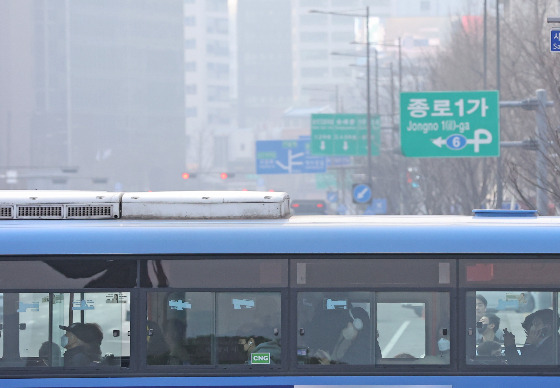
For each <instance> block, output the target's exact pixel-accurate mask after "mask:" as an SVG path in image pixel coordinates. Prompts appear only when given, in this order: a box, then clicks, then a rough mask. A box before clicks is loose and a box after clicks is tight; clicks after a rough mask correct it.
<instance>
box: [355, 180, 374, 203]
mask: <svg viewBox="0 0 560 388" xmlns="http://www.w3.org/2000/svg"><path fill="white" fill-rule="evenodd" d="M352 199H353V200H354V202H356V203H368V202H369V201H371V187H369V185H366V184H363V183H362V184H359V185H354V187H353V188H352Z"/></svg>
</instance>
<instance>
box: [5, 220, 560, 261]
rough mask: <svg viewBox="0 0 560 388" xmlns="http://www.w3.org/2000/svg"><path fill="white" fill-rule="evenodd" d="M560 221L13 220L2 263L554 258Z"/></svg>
mask: <svg viewBox="0 0 560 388" xmlns="http://www.w3.org/2000/svg"><path fill="white" fill-rule="evenodd" d="M558 241H560V218H558V217H538V218H511V217H510V218H476V217H469V216H292V217H291V218H289V219H272V220H271V219H268V220H256V219H252V220H241V219H235V220H123V219H119V220H10V221H3V222H0V246H2V251H1V252H2V254H3V255H34V254H47V255H61V254H191V253H192V254H226V253H237V254H274V253H278V254H280V253H324V254H329V253H444V254H445V253H487V254H494V253H558V250H559V247H560V246H559V245H558Z"/></svg>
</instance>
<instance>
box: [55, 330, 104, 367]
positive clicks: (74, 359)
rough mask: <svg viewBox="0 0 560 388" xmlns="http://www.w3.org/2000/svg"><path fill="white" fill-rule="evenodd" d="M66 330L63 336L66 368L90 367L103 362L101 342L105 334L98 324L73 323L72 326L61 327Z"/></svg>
mask: <svg viewBox="0 0 560 388" xmlns="http://www.w3.org/2000/svg"><path fill="white" fill-rule="evenodd" d="M59 327H60V328H61V329H62V330H66V334H65V335H63V336H62V339H61V342H62V347H64V348H65V349H66V352H64V366H65V367H69V366H70V367H75V366H89V365H95V364H96V363H99V361H101V341H102V340H103V332H102V331H101V328H100V327H99V325H98V324H96V323H73V324H72V325H70V326H62V325H60V326H59Z"/></svg>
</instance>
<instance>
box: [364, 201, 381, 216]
mask: <svg viewBox="0 0 560 388" xmlns="http://www.w3.org/2000/svg"><path fill="white" fill-rule="evenodd" d="M364 214H387V199H385V198H374V199H372V201H371V204H370V205H369V206H368V208H367V209H366V210H365V212H364Z"/></svg>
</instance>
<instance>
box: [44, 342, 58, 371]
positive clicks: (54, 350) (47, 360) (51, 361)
mask: <svg viewBox="0 0 560 388" xmlns="http://www.w3.org/2000/svg"><path fill="white" fill-rule="evenodd" d="M49 349H50V356H51V357H49ZM39 358H40V359H41V360H42V362H43V363H44V364H45V365H46V366H62V362H61V361H62V351H61V350H60V346H58V345H57V344H55V343H53V342H49V341H45V342H43V343H42V344H41V347H40V348H39Z"/></svg>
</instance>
